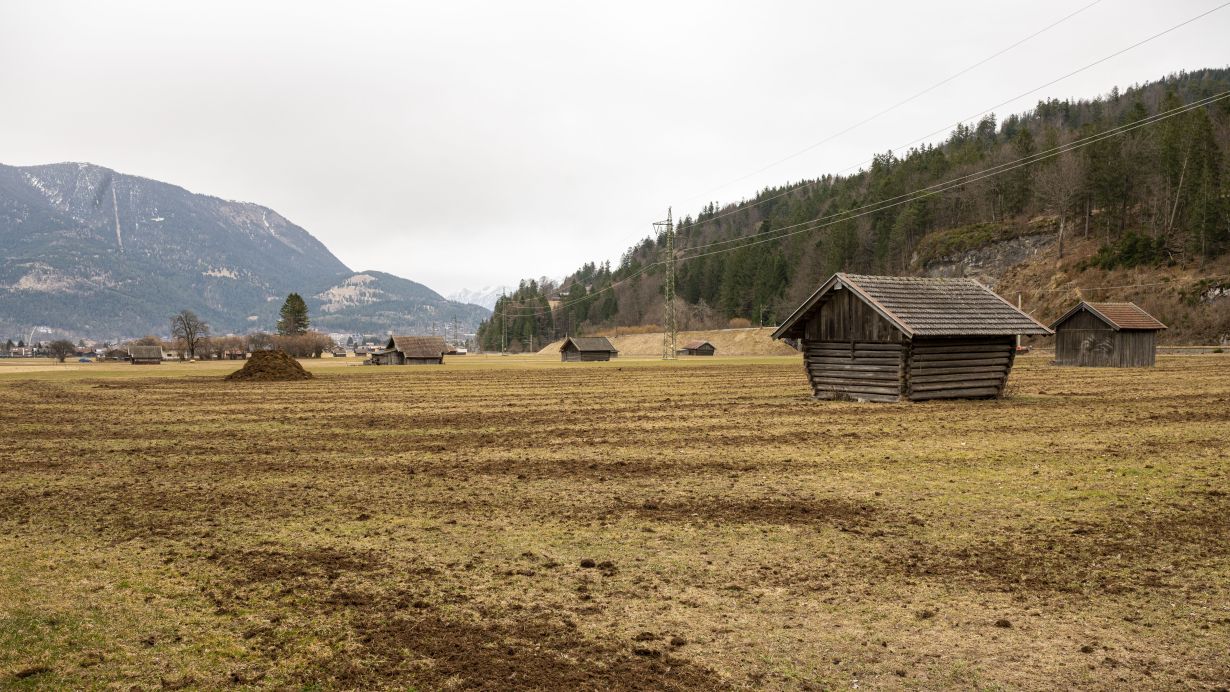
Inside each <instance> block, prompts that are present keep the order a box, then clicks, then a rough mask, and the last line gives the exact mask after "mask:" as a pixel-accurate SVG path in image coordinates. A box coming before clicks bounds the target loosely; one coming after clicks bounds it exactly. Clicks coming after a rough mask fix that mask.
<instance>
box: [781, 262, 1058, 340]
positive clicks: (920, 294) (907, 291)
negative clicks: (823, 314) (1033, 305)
mask: <svg viewBox="0 0 1230 692" xmlns="http://www.w3.org/2000/svg"><path fill="white" fill-rule="evenodd" d="M841 288H848V289H849V290H851V291H852V292H854V294H855V295H857V296H859V297H860V298H861V299H862V300H863V301H864V302H866V303H867V304H868V305H870V306H871V307H872V308H873V309H875V311H876V312H878V313H879V314H880V315H881V316H883V317H884V318H885V319H887V320H888V321H889V322H891V323H892V324H893V325H894V326H896V327H897V328H898V329H900V330H901V331H902V332H904V333H905V334H906V335H907V336H910V337H915V336H1008V335H1014V334H1050V333H1051V330H1049V329H1047V328H1046V327H1045V326H1044V325H1042V324H1041V323H1040V322H1038V321H1037V320H1035V319H1034V318H1032V317H1030V316H1029V315H1027V314H1025V313H1023V312H1021V311H1020V310H1018V309H1016V307H1015V306H1013V305H1012V304H1011V303H1009V302H1008V301H1006V300H1004V299H1003V298H1000V297H999V296H998V295H996V294H995V292H993V291H992V290H991V289H989V288H987V287H986V286H983V285H982V284H980V283H978V282H977V281H975V280H973V279H948V278H931V277H917V276H865V275H861V274H844V273H838V274H834V275H833V276H832V277H831V278H830V279H829V280H828V281H826V282H824V285H822V286H821V287H820V288H819V289H817V290H816V292H815V293H813V294H812V295H811V297H810V298H808V299H807V300H806V301H805V302H804V303H803V304H802V305H801V306H799V309H798V310H795V311H794V313H793V314H792V315H790V317H789V318H787V319H786V321H785V322H783V323H782V326H780V327H778V328H777V331H775V332H773V338H774V339H780V338H782V337H800V336H802V333H803V325H804V324H806V322H807V320H808V319H809V318H810V317H811V315H812V314H813V313H814V311H815V310H818V309H819V307H820V305H821V304H822V303H823V302H824V297H825V295H827V294H828V293H829V292H831V291H834V290H839V289H841Z"/></svg>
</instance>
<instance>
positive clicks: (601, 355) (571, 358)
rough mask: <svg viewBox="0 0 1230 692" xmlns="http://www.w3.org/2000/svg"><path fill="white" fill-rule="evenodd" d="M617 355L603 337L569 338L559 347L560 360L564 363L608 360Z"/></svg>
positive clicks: (607, 340)
mask: <svg viewBox="0 0 1230 692" xmlns="http://www.w3.org/2000/svg"><path fill="white" fill-rule="evenodd" d="M618 353H619V351H617V350H615V347H614V346H612V345H611V342H610V340H609V339H607V338H606V337H605V336H570V337H567V338H566V339H564V343H563V344H562V345H561V346H560V347H559V357H560V360H562V361H564V362H566V363H577V362H582V361H584V362H592V361H599V360H610V359H612V358H614V357H615V356H616V355H617V354H618Z"/></svg>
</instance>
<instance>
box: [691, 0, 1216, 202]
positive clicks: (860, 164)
mask: <svg viewBox="0 0 1230 692" xmlns="http://www.w3.org/2000/svg"><path fill="white" fill-rule="evenodd" d="M1227 5H1230V2H1224V3H1222V4H1220V5H1218V6H1217V7H1214V8H1213V9H1211V10H1208V11H1206V12H1202V13H1200V14H1198V15H1196V16H1194V17H1192V18H1190V19H1187V20H1185V21H1182V22H1179V23H1178V24H1175V25H1174V26H1172V27H1170V28H1169V29H1165V30H1163V31H1159V32H1158V33H1156V34H1153V35H1152V36H1149V37H1147V38H1144V39H1141V40H1140V41H1137V42H1136V43H1133V44H1132V45H1130V46H1127V47H1126V48H1121V49H1120V50H1117V51H1115V52H1114V53H1111V54H1110V55H1107V56H1105V57H1103V58H1099V59H1098V60H1095V61H1093V62H1091V63H1089V64H1088V65H1085V66H1084V67H1081V68H1078V69H1075V70H1073V71H1071V72H1069V73H1067V74H1065V75H1063V76H1061V77H1056V78H1055V79H1052V80H1050V81H1049V82H1046V83H1045V84H1041V85H1039V86H1037V87H1034V88H1033V89H1030V90H1029V91H1025V92H1022V93H1020V94H1017V95H1016V96H1013V97H1012V98H1010V99H1007V100H1006V101H1001V102H999V103H997V104H995V105H994V106H991V107H990V108H987V109H985V110H983V111H981V112H979V113H976V114H974V115H971V116H968V117H966V118H962V119H960V120H958V121H957V122H958V123H963V122H967V121H971V120H975V119H977V118H981V117H983V116H985V115H987V114H990V113H992V112H994V111H995V109H997V108H1000V107H1003V106H1006V105H1008V104H1010V103H1012V102H1014V101H1017V100H1019V99H1022V98H1025V97H1026V96H1029V95H1031V94H1034V93H1037V92H1039V91H1041V90H1043V89H1045V88H1047V87H1050V86H1054V85H1055V84H1058V83H1059V82H1062V81H1063V80H1065V79H1068V78H1070V77H1074V76H1076V75H1078V74H1080V73H1081V72H1084V71H1085V70H1088V69H1091V68H1093V67H1096V66H1098V65H1100V64H1102V63H1104V62H1106V61H1107V60H1111V59H1113V58H1117V57H1119V56H1120V55H1123V54H1124V53H1126V52H1128V51H1131V50H1134V49H1136V48H1139V47H1140V46H1143V45H1145V44H1146V43H1149V42H1150V41H1153V40H1155V39H1158V38H1161V37H1162V36H1165V35H1166V34H1169V33H1170V32H1172V31H1175V30H1176V29H1179V28H1182V27H1184V26H1187V25H1188V24H1191V23H1192V22H1194V21H1197V20H1199V19H1203V18H1204V17H1206V16H1208V15H1210V14H1213V13H1214V12H1217V11H1218V10H1221V9H1223V8H1225V7H1226V6H1227ZM1081 11H1083V9H1082V10H1081ZM949 127H950V126H949V125H945V126H943V127H941V128H939V129H937V130H933V131H932V132H929V133H928V134H925V135H923V136H922V137H919V138H917V139H915V140H913V141H910V142H906V143H905V144H900V145H898V146H895V147H893V148H891V149H890V150H889V151H900V150H902V149H906V148H908V147H912V146H915V145H917V144H920V143H922V142H924V141H926V140H928V139H930V138H932V137H934V136H936V135H938V134H943V133H944V132H946V131H948V128H949ZM874 160H875V159H874V158H873V159H866V160H863V161H860V162H858V163H856V164H853V165H851V166H847V167H845V168H842V169H839V170H838V171H837V172H836V173H835V174H833V175H841V174H843V173H848V172H850V171H852V170H856V169H859V168H862V167H863V166H866V165H867V164H869V163H871V162H873V161H874ZM758 172H759V171H758ZM752 175H755V173H753V174H752ZM820 182H821V181H820V180H813V181H810V182H806V183H802V184H800V185H796V186H794V187H791V188H788V189H786V190H783V191H782V192H780V193H778V194H776V195H774V196H772V197H766V198H764V199H758V200H755V201H754V202H749V203H746V204H738V205H736V207H735V208H734V209H732V210H730V211H728V212H725V213H722V214H718V215H716V216H711V217H709V218H706V219H705V220H704V221H697V222H696V223H695V224H693V226H700V225H703V224H708V223H712V222H714V221H717V220H718V219H723V218H726V217H728V216H733V215H734V214H738V213H740V212H743V211H746V210H747V209H751V208H754V207H758V206H760V205H762V204H764V203H766V202H771V201H773V200H775V199H781V198H782V197H785V196H786V195H789V194H792V193H794V192H797V191H799V190H801V189H805V188H809V187H814V186H816V185H817V184H819V183H820Z"/></svg>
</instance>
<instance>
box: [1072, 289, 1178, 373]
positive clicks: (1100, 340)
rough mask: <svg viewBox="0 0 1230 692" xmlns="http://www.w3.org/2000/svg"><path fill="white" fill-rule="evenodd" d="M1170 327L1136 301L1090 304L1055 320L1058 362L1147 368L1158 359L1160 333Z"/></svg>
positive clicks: (1083, 305)
mask: <svg viewBox="0 0 1230 692" xmlns="http://www.w3.org/2000/svg"><path fill="white" fill-rule="evenodd" d="M1165 328H1166V325H1164V324H1162V323H1161V322H1159V321H1158V320H1157V319H1156V318H1154V317H1153V316H1152V315H1150V314H1149V313H1147V312H1145V311H1144V310H1141V309H1140V307H1139V306H1137V305H1136V304H1135V303H1087V302H1085V301H1081V302H1080V303H1079V304H1077V305H1076V307H1074V308H1072V309H1071V310H1069V311H1067V312H1066V313H1064V315H1063V317H1060V318H1059V319H1057V320H1055V322H1054V323H1053V324H1052V325H1051V329H1053V330H1055V364H1056V365H1077V366H1084V367H1112V368H1147V367H1152V366H1153V364H1154V362H1155V361H1156V359H1157V333H1158V332H1159V331H1161V330H1163V329H1165Z"/></svg>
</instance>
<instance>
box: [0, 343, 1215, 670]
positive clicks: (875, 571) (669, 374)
mask: <svg viewBox="0 0 1230 692" xmlns="http://www.w3.org/2000/svg"><path fill="white" fill-rule="evenodd" d="M353 363H354V361H353V360H351V361H330V360H328V359H326V360H322V361H319V362H314V363H308V367H309V368H311V369H313V370H314V371H315V372H316V374H317V377H316V379H314V380H311V381H306V382H295V383H265V384H251V383H248V384H244V383H232V382H224V381H223V380H222V378H221V376H222V375H223V374H225V373H226V372H228V371H230V370H232V369H234V368H235V367H236V364H235V363H220V364H187V365H163V366H158V367H153V368H140V367H132V366H122V365H89V366H66V367H63V368H56V367H51V368H48V369H44V370H41V371H35V370H30V369H28V366H23V365H17V364H7V365H4V366H0V401H2V402H3V406H2V407H0V430H3V435H2V436H0V687H11V688H18V689H21V688H67V687H71V688H116V689H130V688H136V689H157V688H202V687H206V688H215V687H223V686H230V685H235V686H239V687H257V688H263V687H269V688H292V689H378V688H396V689H407V688H413V689H421V690H426V689H452V688H485V689H509V688H540V689H558V688H574V689H575V688H581V689H587V688H614V689H632V688H639V689H680V690H682V689H722V688H777V689H829V688H843V689H848V688H852V687H859V688H912V689H913V688H925V689H936V688H951V687H958V688H980V689H1071V688H1083V689H1109V688H1117V689H1217V688H1225V687H1226V686H1227V685H1228V684H1230V655H1228V653H1227V651H1228V648H1230V511H1228V510H1230V495H1228V494H1227V493H1230V476H1228V475H1227V473H1228V471H1230V450H1228V447H1230V356H1225V355H1202V356H1163V357H1161V358H1160V359H1159V367H1157V368H1156V369H1153V370H1140V371H1127V370H1089V369H1086V370H1079V369H1059V368H1054V367H1051V366H1049V365H1047V359H1046V358H1045V357H1043V356H1039V355H1036V354H1035V355H1031V356H1026V357H1024V358H1021V359H1019V360H1018V367H1017V368H1016V369H1015V370H1014V373H1013V376H1012V378H1011V380H1010V384H1009V388H1010V391H1011V396H1010V398H1008V399H1006V400H1002V401H973V402H971V401H963V402H954V403H944V402H930V403H925V404H900V405H897V404H893V405H883V404H858V403H822V402H816V401H812V400H811V399H810V398H809V397H808V389H807V385H806V383H805V380H804V376H803V373H802V366H801V363H800V361H799V360H798V359H797V358H760V359H750V358H749V359H738V358H726V359H709V360H704V359H701V360H692V361H679V362H675V363H669V364H662V363H660V362H655V361H651V360H642V361H634V360H623V359H621V360H617V361H615V362H611V363H601V364H568V365H563V364H560V363H558V362H555V361H554V359H551V358H535V357H523V358H498V357H494V358H477V357H468V359H466V358H457V359H452V360H451V361H450V364H449V365H446V366H444V367H436V368H433V367H403V368H371V367H367V368H364V367H351V366H353Z"/></svg>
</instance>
